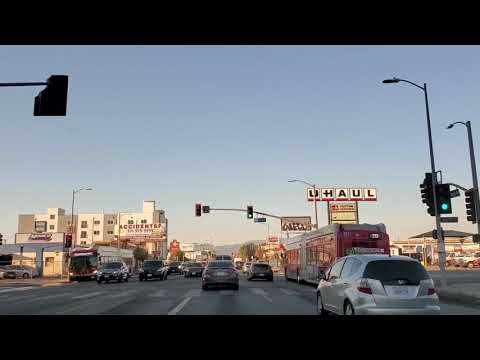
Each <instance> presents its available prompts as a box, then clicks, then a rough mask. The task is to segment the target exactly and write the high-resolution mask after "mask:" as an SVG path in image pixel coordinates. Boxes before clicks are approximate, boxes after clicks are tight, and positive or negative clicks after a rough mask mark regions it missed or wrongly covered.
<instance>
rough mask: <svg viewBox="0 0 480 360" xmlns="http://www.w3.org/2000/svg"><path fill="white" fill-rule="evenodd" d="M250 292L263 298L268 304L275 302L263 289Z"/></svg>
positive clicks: (251, 289)
mask: <svg viewBox="0 0 480 360" xmlns="http://www.w3.org/2000/svg"><path fill="white" fill-rule="evenodd" d="M250 291H251V292H253V293H254V294H257V295H260V296H262V297H263V298H264V299H265V300H267V301H268V302H273V300H272V299H271V298H270V297H269V296H268V295H267V293H266V292H265V290H263V289H261V288H250Z"/></svg>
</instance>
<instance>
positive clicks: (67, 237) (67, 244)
mask: <svg viewBox="0 0 480 360" xmlns="http://www.w3.org/2000/svg"><path fill="white" fill-rule="evenodd" d="M65 247H66V248H67V249H68V248H71V247H72V234H67V235H65Z"/></svg>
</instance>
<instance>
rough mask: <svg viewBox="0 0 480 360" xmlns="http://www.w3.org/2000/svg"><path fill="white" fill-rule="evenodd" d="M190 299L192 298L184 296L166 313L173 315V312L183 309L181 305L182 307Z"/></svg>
mask: <svg viewBox="0 0 480 360" xmlns="http://www.w3.org/2000/svg"><path fill="white" fill-rule="evenodd" d="M191 299H192V298H191V297H186V298H185V299H183V300H182V302H181V303H180V304H178V305H177V306H175V308H174V309H172V310H170V312H169V313H168V315H175V314H177V313H178V312H179V311H180V310H182V309H183V307H184V306H185V305H187V303H188V302H189V301H190V300H191Z"/></svg>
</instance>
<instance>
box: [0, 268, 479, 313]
mask: <svg viewBox="0 0 480 360" xmlns="http://www.w3.org/2000/svg"><path fill="white" fill-rule="evenodd" d="M441 307H442V313H443V314H455V315H473V314H476V315H480V307H464V306H458V305H454V304H446V303H442V305H441ZM6 314H11V315H244V314H245V315H314V314H315V288H314V287H311V286H308V285H298V284H296V283H294V282H287V281H285V280H284V279H283V277H281V276H279V277H275V280H274V282H273V283H272V282H265V281H261V280H259V281H251V282H250V281H246V279H245V277H244V276H243V275H241V280H240V290H239V291H235V290H207V291H203V290H202V289H201V280H200V278H188V279H186V278H184V277H183V276H179V275H171V276H169V277H168V279H167V280H166V281H158V280H152V281H148V282H139V281H138V280H136V279H131V280H130V281H129V282H128V283H120V284H119V283H109V284H101V285H98V284H97V283H96V282H94V281H93V282H80V283H74V284H67V285H61V286H57V287H48V288H38V287H11V288H8V287H2V288H0V315H6Z"/></svg>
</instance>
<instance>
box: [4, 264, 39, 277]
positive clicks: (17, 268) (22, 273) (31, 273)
mask: <svg viewBox="0 0 480 360" xmlns="http://www.w3.org/2000/svg"><path fill="white" fill-rule="evenodd" d="M2 273H3V278H5V279H16V278H23V279H31V278H33V277H35V276H38V274H37V271H36V269H34V268H33V267H31V266H27V265H6V266H4V270H2Z"/></svg>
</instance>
